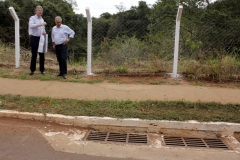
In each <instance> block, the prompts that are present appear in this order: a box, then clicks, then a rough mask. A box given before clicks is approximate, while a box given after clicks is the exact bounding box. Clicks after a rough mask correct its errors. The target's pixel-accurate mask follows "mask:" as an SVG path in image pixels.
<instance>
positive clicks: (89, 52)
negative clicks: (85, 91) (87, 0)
mask: <svg viewBox="0 0 240 160" xmlns="http://www.w3.org/2000/svg"><path fill="white" fill-rule="evenodd" d="M86 14H87V21H88V43H87V44H88V46H87V75H93V73H92V18H91V14H90V9H89V8H86Z"/></svg>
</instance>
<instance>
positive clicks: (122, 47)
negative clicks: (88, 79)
mask: <svg viewBox="0 0 240 160" xmlns="http://www.w3.org/2000/svg"><path fill="white" fill-rule="evenodd" d="M196 2H197V1H196V0H193V1H189V3H183V14H182V18H181V29H180V44H179V49H180V50H179V60H180V61H179V62H180V65H181V66H180V67H179V68H180V72H182V73H188V74H189V73H190V74H194V76H196V73H194V72H197V73H198V74H199V75H201V74H204V75H214V76H216V75H220V74H221V75H223V74H226V73H231V76H232V75H238V74H239V68H240V63H239V58H240V56H239V53H240V32H239V26H240V17H239V14H238V13H239V9H238V8H237V7H236V6H237V4H238V2H239V0H235V1H233V0H228V1H226V0H221V1H216V2H215V3H210V4H209V5H208V6H201V4H199V3H196ZM0 3H1V5H0V7H1V8H0V9H1V11H0V22H1V25H0V40H1V41H2V42H3V43H9V42H11V43H14V41H13V40H14V36H13V35H14V22H13V20H12V18H11V16H10V14H9V12H8V7H9V6H7V5H3V3H2V2H0ZM44 5H45V6H44V9H45V8H46V9H45V10H44V15H43V17H44V19H45V20H46V21H47V23H48V24H49V26H53V25H54V22H53V21H52V19H53V17H54V16H53V15H52V13H51V12H50V11H49V6H47V4H44ZM32 6H33V5H32ZM31 8H32V7H31ZM98 10H99V9H98ZM177 10H178V3H176V1H175V0H171V1H165V0H163V1H161V2H156V4H154V5H153V6H152V7H149V6H148V5H147V4H146V2H144V1H140V2H139V5H138V6H135V7H132V8H131V9H130V10H127V11H119V12H118V13H116V14H110V13H107V12H105V11H104V10H102V14H101V15H100V17H98V18H93V19H92V20H93V30H92V33H93V34H92V47H93V48H92V54H93V63H92V64H93V66H92V68H93V72H98V71H107V72H115V71H116V72H120V73H124V72H131V73H135V74H138V73H140V72H151V73H159V72H171V71H172V63H173V56H174V43H175V42H174V41H175V39H174V37H175V27H176V26H175V24H176V23H175V22H176V16H177ZM90 11H91V10H90ZM30 12H31V13H30ZM93 12H94V11H93ZM18 13H19V14H21V16H20V22H21V23H20V25H21V32H22V34H21V44H22V47H25V48H27V45H28V43H29V42H28V41H29V39H28V37H27V33H26V31H25V30H26V28H27V23H28V17H29V16H30V15H31V14H32V11H28V14H26V15H24V14H22V13H21V12H20V10H18ZM6 18H7V19H8V20H7V21H6ZM64 20H65V22H66V24H68V25H70V26H71V28H72V29H73V30H74V31H75V32H76V37H75V38H74V39H73V42H71V43H70V45H69V46H70V49H69V62H73V63H74V62H78V63H79V62H80V65H86V61H87V19H86V17H83V16H82V15H81V16H80V15H71V16H70V18H69V17H64ZM68 20H69V21H68ZM47 30H48V32H49V35H51V27H48V28H47ZM49 40H50V41H51V38H50V37H49ZM49 46H51V45H49ZM226 56H230V58H226ZM218 60H219V61H218ZM186 61H187V62H186ZM223 65H225V66H228V67H227V69H222V68H224V67H223ZM216 66H217V67H216ZM216 68H217V69H216ZM199 70H201V71H199ZM216 70H217V71H216ZM223 70H226V71H225V72H222V71H223ZM220 71H221V72H220Z"/></svg>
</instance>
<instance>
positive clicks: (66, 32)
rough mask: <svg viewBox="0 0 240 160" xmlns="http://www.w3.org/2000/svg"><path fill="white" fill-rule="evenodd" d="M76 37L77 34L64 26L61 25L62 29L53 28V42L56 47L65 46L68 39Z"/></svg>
mask: <svg viewBox="0 0 240 160" xmlns="http://www.w3.org/2000/svg"><path fill="white" fill-rule="evenodd" d="M74 35H75V32H74V31H73V30H72V29H71V28H69V27H68V26H67V25H64V24H61V26H60V27H57V26H54V27H53V28H52V42H54V43H55V44H56V45H59V44H63V42H64V41H66V40H67V39H68V37H70V38H73V37H74Z"/></svg>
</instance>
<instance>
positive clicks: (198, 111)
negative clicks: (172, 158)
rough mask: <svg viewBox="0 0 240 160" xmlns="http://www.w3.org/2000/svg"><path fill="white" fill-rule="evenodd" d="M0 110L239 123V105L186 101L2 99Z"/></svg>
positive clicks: (6, 96)
mask: <svg viewBox="0 0 240 160" xmlns="http://www.w3.org/2000/svg"><path fill="white" fill-rule="evenodd" d="M0 99H1V101H2V105H0V109H6V110H15V111H21V112H39V113H53V114H63V115H70V116H99V117H106V116H107V117H114V118H140V119H147V120H176V121H186V120H197V121H205V122H208V121H213V122H235V123H240V116H239V114H240V105H239V104H225V105H224V104H220V103H202V102H196V103H193V102H185V101H111V100H103V101H84V100H74V99H53V98H49V97H22V96H19V95H16V96H13V95H0Z"/></svg>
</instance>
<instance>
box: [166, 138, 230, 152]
mask: <svg viewBox="0 0 240 160" xmlns="http://www.w3.org/2000/svg"><path fill="white" fill-rule="evenodd" d="M163 140H164V143H165V145H166V146H184V147H200V148H219V149H229V148H228V146H227V145H226V144H225V143H224V142H223V141H222V140H221V139H202V138H184V137H167V136H164V137H163Z"/></svg>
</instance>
